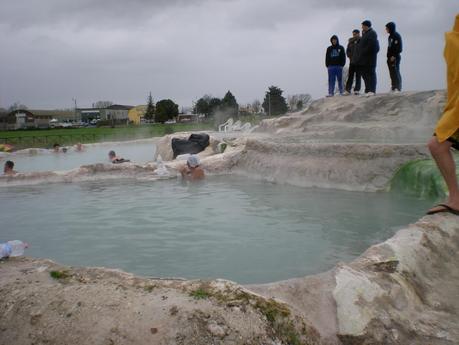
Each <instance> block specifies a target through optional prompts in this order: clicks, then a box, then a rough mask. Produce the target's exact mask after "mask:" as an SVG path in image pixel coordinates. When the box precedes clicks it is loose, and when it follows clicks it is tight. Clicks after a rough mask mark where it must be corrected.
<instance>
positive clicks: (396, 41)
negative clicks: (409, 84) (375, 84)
mask: <svg viewBox="0 0 459 345" xmlns="http://www.w3.org/2000/svg"><path fill="white" fill-rule="evenodd" d="M386 32H387V33H388V34H389V38H388V44H387V66H388V67H389V74H390V80H391V84H392V85H391V91H392V92H399V91H402V76H401V74H400V60H401V56H400V53H401V52H402V37H401V36H400V34H399V33H398V32H397V31H396V30H395V23H394V22H389V23H387V24H386Z"/></svg>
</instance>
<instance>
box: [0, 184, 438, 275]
mask: <svg viewBox="0 0 459 345" xmlns="http://www.w3.org/2000/svg"><path fill="white" fill-rule="evenodd" d="M0 203H1V205H2V208H1V219H2V230H1V232H0V241H5V240H10V239H20V240H24V241H27V242H28V243H30V244H31V248H30V249H29V250H28V254H29V255H31V256H37V257H45V258H52V259H54V260H56V261H58V262H61V263H64V264H69V265H84V266H106V267H114V268H122V269H124V270H126V271H130V272H133V273H136V274H140V275H146V276H162V277H171V276H176V277H177V276H180V277H186V278H197V277H201V278H207V277H209V278H217V277H220V278H226V279H231V280H235V281H238V282H241V283H260V282H269V281H275V280H280V279H287V278H291V277H296V276H303V275H307V274H312V273H318V272H321V271H324V270H327V269H329V268H331V267H332V266H333V265H334V264H336V263H337V262H338V261H349V260H351V259H353V258H355V257H356V256H358V255H360V254H361V253H362V252H363V251H364V250H365V249H366V248H368V247H369V246H370V245H371V244H374V243H377V242H380V241H383V240H385V239H386V238H389V237H390V236H392V234H394V232H395V231H396V230H397V229H398V228H399V227H400V226H403V225H406V224H408V223H410V222H413V221H415V220H417V219H418V218H419V217H421V216H422V215H423V212H424V210H425V209H427V208H428V207H429V206H430V202H429V201H424V200H419V199H415V198H412V197H408V196H403V195H397V194H393V193H357V192H344V191H336V190H323V189H306V188H297V187H290V186H279V185H273V184H269V183H263V182H256V181H252V180H247V179H243V178H236V177H230V176H225V177H214V178H209V179H208V180H207V181H205V182H204V183H202V184H198V185H195V184H191V185H190V184H182V183H180V182H178V181H157V182H133V181H126V180H113V181H110V182H91V183H81V184H53V185H46V186H34V187H17V188H16V187H15V188H12V187H11V188H3V189H2V191H1V193H0Z"/></svg>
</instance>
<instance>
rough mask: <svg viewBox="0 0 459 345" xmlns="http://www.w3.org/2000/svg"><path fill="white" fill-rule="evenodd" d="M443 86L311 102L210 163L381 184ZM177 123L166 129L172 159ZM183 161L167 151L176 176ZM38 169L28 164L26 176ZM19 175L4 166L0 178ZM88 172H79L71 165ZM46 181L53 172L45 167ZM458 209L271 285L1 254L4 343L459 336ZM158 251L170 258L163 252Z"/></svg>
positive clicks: (304, 181)
mask: <svg viewBox="0 0 459 345" xmlns="http://www.w3.org/2000/svg"><path fill="white" fill-rule="evenodd" d="M444 96H445V95H444V92H442V91H426V92H419V93H402V94H398V95H380V96H376V97H371V98H369V99H366V98H357V97H342V98H337V97H335V98H334V99H323V100H318V101H315V102H313V103H312V104H311V106H310V107H309V109H308V110H307V111H305V112H303V113H297V114H293V115H290V116H285V117H281V118H277V119H270V120H266V121H264V122H263V123H262V124H261V125H260V127H259V130H260V131H261V133H258V134H250V135H246V136H240V137H237V138H232V139H226V141H225V143H227V149H226V150H225V152H224V153H217V151H216V148H217V147H218V142H219V141H221V140H223V139H221V138H219V139H215V138H213V139H212V140H213V141H212V142H213V144H212V145H211V146H210V148H209V152H207V153H202V154H201V162H202V166H203V167H204V168H205V169H206V171H207V172H209V173H210V174H213V173H215V174H224V173H234V174H241V175H244V176H252V177H255V178H262V179H266V180H269V181H273V182H278V183H290V184H294V185H299V186H318V187H331V188H341V189H348V190H365V191H376V190H381V189H384V188H386V187H387V184H388V181H389V179H390V177H391V176H392V175H393V174H394V172H395V171H396V170H397V169H398V167H400V166H401V165H402V164H403V163H405V162H407V161H410V160H414V159H417V158H425V157H427V152H426V149H425V147H424V144H423V142H424V141H427V139H428V138H429V136H430V135H431V133H432V128H433V127H434V124H435V122H436V120H437V118H438V116H439V115H440V114H441V108H442V107H443V104H444ZM170 140H171V136H168V137H164V138H162V139H161V140H160V141H159V142H158V150H157V152H158V153H160V154H161V155H163V159H164V160H166V159H167V157H168V154H170V153H171V149H170ZM183 163H184V162H181V161H176V160H175V161H167V162H165V164H166V166H167V168H168V169H170V171H171V177H174V176H175V173H176V169H178V168H179V166H180V165H181V164H183ZM155 168H156V166H155V165H154V164H150V165H148V164H147V165H145V166H136V165H135V164H130V165H129V164H127V165H125V164H123V165H122V166H120V167H112V166H107V165H101V166H99V165H97V166H90V167H82V168H80V169H79V170H77V171H72V172H68V173H67V174H64V176H61V175H59V174H57V175H59V176H60V177H59V178H60V179H62V181H65V182H68V181H73V180H72V179H71V178H70V177H71V176H73V175H72V174H74V175H78V174H81V175H83V176H85V178H88V176H97V177H101V178H105V176H112V177H113V176H118V175H119V176H139V175H140V176H144V178H150V177H151V176H154V170H155ZM29 177H30V176H29ZM15 179H17V180H20V179H23V180H26V179H27V177H21V176H19V177H14V178H9V177H8V178H3V179H0V184H1V183H4V182H5V181H6V182H7V183H11V181H15ZM74 180H78V178H76V177H75V178H74ZM37 181H39V183H41V182H42V181H46V176H41V177H40V178H37ZM458 263H459V219H458V218H457V216H454V215H450V214H437V215H433V216H426V217H424V218H422V219H421V220H419V221H418V222H417V223H415V224H413V225H409V226H407V227H406V228H405V229H402V230H400V231H398V232H397V234H396V235H395V236H394V237H392V238H390V239H389V240H387V241H385V242H383V243H381V244H378V245H375V246H372V247H371V248H369V249H368V250H367V251H366V252H365V253H363V254H362V255H361V256H360V257H359V258H358V259H356V260H354V261H353V262H351V263H341V264H339V265H337V266H336V267H335V268H334V269H332V270H330V271H328V272H325V273H323V274H319V275H315V276H308V277H303V278H295V279H290V280H286V281H281V282H273V283H270V284H263V285H250V286H240V285H238V284H236V283H232V282H228V281H222V280H215V281H183V280H174V279H149V278H142V277H136V276H133V275H131V274H128V273H124V272H121V271H118V270H108V269H103V268H74V267H64V266H61V265H59V264H57V263H54V262H51V261H48V260H42V259H32V258H13V259H9V260H6V261H2V262H1V263H0V295H1V296H2V298H1V299H0V345H1V344H21V345H22V344H83V343H84V344H324V345H332V344H333V345H338V344H345V345H351V344H352V345H356V344H357V345H369V344H394V345H395V344H414V345H425V344H433V345H453V344H458V343H459V288H458V287H459V268H458ZM154 264H161V263H154Z"/></svg>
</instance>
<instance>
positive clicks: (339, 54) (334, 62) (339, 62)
mask: <svg viewBox="0 0 459 345" xmlns="http://www.w3.org/2000/svg"><path fill="white" fill-rule="evenodd" d="M330 42H331V46H329V47H328V48H327V52H326V54H325V66H327V70H328V95H327V97H333V95H334V94H335V80H338V88H339V93H340V94H341V95H342V94H343V67H344V65H345V64H346V53H345V50H344V48H343V46H340V45H339V40H338V36H336V35H333V36H332V37H331V38H330Z"/></svg>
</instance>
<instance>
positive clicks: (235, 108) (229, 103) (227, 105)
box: [219, 90, 239, 116]
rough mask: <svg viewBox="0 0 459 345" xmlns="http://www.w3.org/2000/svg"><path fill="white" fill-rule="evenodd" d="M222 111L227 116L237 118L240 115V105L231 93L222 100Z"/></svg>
mask: <svg viewBox="0 0 459 345" xmlns="http://www.w3.org/2000/svg"><path fill="white" fill-rule="evenodd" d="M219 108H220V111H222V112H223V113H224V114H225V115H227V116H237V115H238V113H239V104H237V101H236V97H234V96H233V94H232V93H231V91H229V90H228V92H227V93H226V94H225V97H223V99H222V100H221V103H220V106H219Z"/></svg>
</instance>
